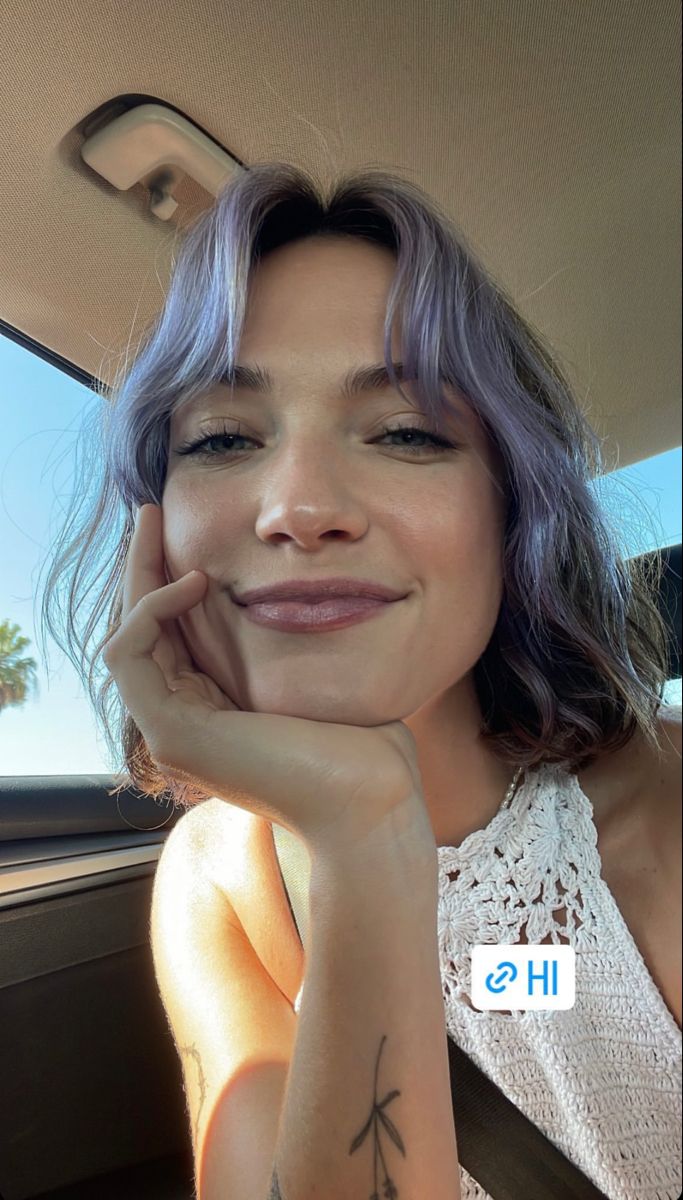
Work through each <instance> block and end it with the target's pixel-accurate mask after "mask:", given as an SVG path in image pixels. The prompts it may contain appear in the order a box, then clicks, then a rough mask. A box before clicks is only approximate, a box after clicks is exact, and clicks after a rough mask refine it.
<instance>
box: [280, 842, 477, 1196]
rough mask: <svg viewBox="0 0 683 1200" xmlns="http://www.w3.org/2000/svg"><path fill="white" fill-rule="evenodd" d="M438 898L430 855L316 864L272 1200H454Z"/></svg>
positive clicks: (455, 1187) (347, 856)
mask: <svg viewBox="0 0 683 1200" xmlns="http://www.w3.org/2000/svg"><path fill="white" fill-rule="evenodd" d="M437 898H438V869H437V859H436V852H435V853H434V858H433V862H432V861H431V860H429V861H427V859H426V858H425V857H424V856H423V857H422V858H421V859H420V861H419V862H416V861H415V860H414V859H413V857H412V856H406V855H403V856H402V855H401V854H400V853H399V852H397V851H396V850H393V849H392V852H391V853H379V854H375V855H374V856H372V858H371V859H370V858H368V857H365V858H363V859H362V860H360V859H359V858H358V857H357V856H355V855H353V854H350V853H347V854H345V855H343V856H342V857H341V858H340V859H333V860H329V859H322V860H320V859H319V860H316V859H313V861H312V866H311V884H310V947H309V950H308V956H307V959H308V960H307V967H306V975H305V983H304V992H303V998H302V1005H301V1010H300V1013H299V1019H298V1028H297V1036H296V1043H295V1049H294V1055H293V1058H292V1062H291V1064H290V1073H289V1077H288V1082H287V1090H286V1095H285V1100H284V1102H283V1108H282V1113H281V1118H280V1126H279V1131H278V1141H277V1146H276V1153H275V1164H274V1175H273V1184H272V1188H271V1198H272V1200H280V1197H281V1200H313V1198H316V1200H320V1197H323V1196H324V1197H326V1200H357V1198H358V1197H362V1196H370V1195H374V1194H377V1195H378V1196H380V1195H381V1196H383V1195H385V1194H386V1195H389V1189H388V1186H387V1185H388V1181H389V1180H391V1182H392V1184H393V1187H394V1189H395V1190H394V1191H392V1192H391V1194H392V1195H396V1196H397V1197H405V1200H409V1198H410V1197H417V1196H420V1197H425V1198H427V1197H429V1200H460V1181H459V1179H460V1176H459V1166H458V1157H457V1146H456V1137H455V1128H454V1122H453V1108H452V1101H451V1089H450V1075H449V1067H448V1048H447V1035H446V1022H445V1014H444V1004H443V996H442V990H441V977H440V966H439V954H438V941H437Z"/></svg>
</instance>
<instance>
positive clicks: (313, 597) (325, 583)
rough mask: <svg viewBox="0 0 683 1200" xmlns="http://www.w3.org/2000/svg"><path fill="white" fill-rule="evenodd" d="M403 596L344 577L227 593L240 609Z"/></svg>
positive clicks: (309, 580)
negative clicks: (264, 604) (266, 603)
mask: <svg viewBox="0 0 683 1200" xmlns="http://www.w3.org/2000/svg"><path fill="white" fill-rule="evenodd" d="M406 594H407V593H406V592H400V591H396V589H394V588H390V587H387V586H385V585H384V584H382V583H376V582H375V581H374V580H373V579H352V578H349V577H348V576H344V577H342V576H337V577H335V578H330V579H288V580H286V581H285V582H284V583H277V584H271V585H266V586H265V587H258V588H250V589H249V590H248V591H246V592H242V594H241V595H238V594H237V593H236V592H235V591H234V590H232V591H231V595H232V598H233V600H234V601H235V603H236V604H239V605H242V606H245V605H246V606H250V605H252V604H260V603H262V602H263V601H269V602H270V601H282V600H287V601H289V600H300V601H303V602H306V603H309V604H319V603H320V602H321V601H323V600H331V599H334V598H336V597H344V598H347V599H348V598H349V597H354V598H362V599H370V600H384V601H391V600H403V599H404V597H405V596H406Z"/></svg>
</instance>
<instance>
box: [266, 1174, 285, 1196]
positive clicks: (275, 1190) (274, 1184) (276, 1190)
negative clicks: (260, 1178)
mask: <svg viewBox="0 0 683 1200" xmlns="http://www.w3.org/2000/svg"><path fill="white" fill-rule="evenodd" d="M267 1200H282V1192H281V1191H280V1184H279V1183H278V1181H277V1171H273V1178H272V1179H271V1181H270V1191H269V1192H268V1196H267Z"/></svg>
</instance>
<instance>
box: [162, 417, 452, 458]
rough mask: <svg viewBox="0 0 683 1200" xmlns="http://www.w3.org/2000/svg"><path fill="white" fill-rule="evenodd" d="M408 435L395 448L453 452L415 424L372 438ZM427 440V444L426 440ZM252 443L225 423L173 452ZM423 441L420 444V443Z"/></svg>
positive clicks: (213, 452) (202, 452)
mask: <svg viewBox="0 0 683 1200" xmlns="http://www.w3.org/2000/svg"><path fill="white" fill-rule="evenodd" d="M397 436H398V437H402V438H406V437H409V438H410V439H411V441H409V442H407V441H404V442H403V444H402V445H397V446H395V449H397V450H405V451H406V453H408V454H414V455H418V454H422V455H425V454H426V455H429V454H443V453H444V451H446V452H448V451H451V452H455V451H456V450H457V449H458V447H457V446H455V445H453V443H452V442H448V441H446V439H445V438H442V437H440V436H439V435H438V434H437V433H433V432H432V431H431V430H429V429H422V428H421V427H420V426H418V425H385V426H384V428H383V429H382V432H381V433H380V434H379V436H378V437H377V438H375V439H374V440H375V441H376V442H377V441H381V440H382V438H386V437H397ZM425 439H426V443H425ZM236 441H237V442H252V444H253V443H254V442H255V439H254V438H250V437H246V435H245V434H242V433H239V432H237V433H235V431H234V430H230V429H226V428H225V426H223V427H221V428H220V429H216V430H209V431H208V432H207V433H205V434H204V437H202V438H198V439H195V441H189V442H184V443H182V445H180V446H178V447H177V448H176V451H175V453H176V454H181V455H188V454H193V455H196V456H198V457H199V458H205V459H209V458H216V457H218V456H219V455H221V454H227V455H230V454H231V453H233V454H243V453H244V449H243V447H237V448H236V447H235V442H236ZM221 442H222V443H223V445H222V446H214V445H213V443H221ZM420 443H422V444H420Z"/></svg>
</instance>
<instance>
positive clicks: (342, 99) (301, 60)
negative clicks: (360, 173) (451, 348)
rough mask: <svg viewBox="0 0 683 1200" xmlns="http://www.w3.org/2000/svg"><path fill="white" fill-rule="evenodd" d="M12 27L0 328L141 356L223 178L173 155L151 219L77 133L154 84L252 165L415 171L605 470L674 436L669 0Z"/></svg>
mask: <svg viewBox="0 0 683 1200" xmlns="http://www.w3.org/2000/svg"><path fill="white" fill-rule="evenodd" d="M2 22H3V35H2V43H1V44H0V67H1V69H0V104H1V111H2V114H3V128H2V138H1V141H0V205H1V206H2V222H1V223H0V278H1V280H2V290H1V297H2V298H1V301H0V305H1V307H0V320H1V321H2V322H4V323H5V325H4V326H3V325H0V331H3V332H5V333H8V334H9V335H10V336H15V339H16V340H20V341H21V340H22V337H23V338H26V339H31V340H32V341H33V342H34V343H37V344H38V346H40V347H44V348H45V349H46V350H47V351H49V352H50V356H51V357H52V358H53V361H55V362H57V363H59V360H60V359H63V360H65V362H66V363H67V364H73V367H74V372H72V373H77V371H79V372H85V373H86V375H87V376H92V377H95V378H98V379H101V380H103V381H104V382H105V383H108V382H110V381H111V378H112V372H113V370H114V368H115V367H116V366H118V365H119V361H120V358H119V356H121V355H125V354H126V353H128V354H129V355H130V354H131V353H133V352H134V351H135V348H136V346H137V344H138V341H139V338H140V336H141V334H142V331H143V329H144V327H145V325H147V324H148V323H149V321H150V320H152V319H153V317H154V315H155V313H156V312H157V311H158V310H159V309H160V307H161V305H162V303H163V297H164V294H165V289H166V286H167V282H168V278H169V274H170V271H171V268H172V264H173V254H174V250H175V248H176V246H177V242H178V238H179V237H180V236H181V235H182V231H183V229H184V227H185V226H186V225H187V224H188V223H189V222H190V221H191V220H192V219H194V218H195V217H196V216H197V215H198V214H199V213H200V212H201V211H202V210H203V209H204V208H206V207H208V206H209V205H210V204H211V203H212V202H213V196H212V195H211V194H210V192H208V191H206V190H205V189H204V188H203V187H202V186H200V185H199V184H198V183H197V182H196V181H195V180H194V179H193V178H191V177H190V176H189V175H184V176H183V177H182V178H181V179H180V181H179V182H178V185H177V187H176V188H175V193H174V195H175V200H176V201H177V203H178V207H177V209H176V211H175V213H174V214H173V216H172V217H170V218H169V219H167V220H161V219H159V217H158V216H156V215H155V214H154V212H153V211H152V210H151V208H150V191H149V188H148V187H147V186H145V183H144V182H139V183H136V184H134V186H132V187H130V188H129V189H128V190H119V188H117V187H115V186H113V185H112V184H111V183H109V182H107V180H106V179H104V178H103V177H102V176H101V175H100V174H98V173H97V172H96V171H95V170H93V168H92V167H90V166H88V165H87V164H86V162H85V161H84V160H83V158H82V157H81V153H80V148H81V145H82V144H83V142H84V137H85V134H86V131H88V132H89V131H91V130H92V129H93V128H96V127H97V123H98V121H100V122H101V121H102V114H103V113H104V114H107V113H109V108H108V106H109V104H110V103H111V102H112V101H113V100H114V99H117V98H118V99H119V100H120V108H121V110H123V109H126V108H129V107H131V106H134V105H137V104H140V103H143V102H152V103H156V104H161V105H165V106H168V107H169V108H170V109H171V110H172V111H174V112H176V113H180V114H182V115H183V117H184V118H186V119H187V120H188V121H190V122H192V123H193V124H194V125H196V126H197V127H198V128H199V129H200V130H201V131H203V133H205V134H206V135H208V136H209V137H210V138H211V139H213V141H214V142H215V143H218V145H219V146H220V147H222V148H223V150H224V151H226V152H227V154H228V155H229V156H231V157H232V159H234V160H236V161H237V163H238V164H241V165H242V168H243V169H244V168H246V169H248V168H249V165H250V164H253V163H255V162H257V161H258V162H262V161H267V160H272V159H276V160H279V161H287V162H290V163H292V164H294V165H297V166H301V167H303V168H305V169H306V170H309V171H311V172H312V173H313V174H314V175H315V176H316V177H317V178H318V179H319V180H320V181H321V182H322V183H323V184H324V185H326V186H327V185H328V184H329V183H331V182H332V181H333V180H334V179H336V178H337V177H338V176H339V175H340V174H343V173H345V172H347V171H348V172H352V171H355V170H359V169H363V168H368V167H374V168H379V169H384V170H388V171H391V172H394V173H397V174H399V175H401V176H402V177H404V178H406V179H408V180H411V181H412V182H414V183H416V184H418V185H419V186H420V187H422V188H423V189H424V190H425V191H427V192H428V193H429V194H430V195H431V196H432V197H433V198H434V199H435V200H436V202H437V203H438V204H439V205H440V206H441V208H442V209H443V210H445V211H446V212H447V213H448V214H449V216H450V217H451V218H452V220H453V221H454V222H455V223H456V224H457V225H458V226H459V228H460V229H461V231H462V233H463V234H464V236H465V238H466V240H467V241H468V243H469V244H470V246H471V247H472V249H473V250H474V251H475V252H476V253H477V254H478V255H479V256H480V257H481V259H482V261H483V263H484V265H485V266H486V268H487V269H488V270H489V272H490V273H491V274H492V275H493V276H494V278H495V279H496V280H498V281H499V282H500V283H501V284H502V285H503V287H504V288H505V290H506V292H507V293H508V295H509V296H510V297H511V298H512V300H513V301H514V302H515V303H516V305H517V306H518V308H519V309H520V311H521V312H522V313H523V314H524V316H525V317H526V318H527V319H528V320H530V321H531V322H532V323H533V324H534V325H535V326H536V327H537V329H539V330H540V331H541V333H542V334H543V335H544V337H545V338H546V339H547V340H548V341H549V342H550V343H551V345H552V346H553V347H554V349H555V351H556V352H557V354H558V355H559V358H560V362H561V364H562V366H563V367H564V369H565V371H566V372H567V374H568V376H569V379H570V381H571V383H572V384H573V386H574V388H575V390H576V394H577V397H578V399H579V402H580V403H581V405H582V407H583V408H584V411H585V412H586V414H587V416H588V419H589V421H590V422H591V424H592V425H593V427H594V428H595V430H596V431H597V433H598V434H599V436H600V437H601V438H602V439H603V454H604V456H605V465H606V467H607V468H608V469H613V468H614V467H616V466H625V465H627V464H629V463H632V462H635V461H637V460H639V459H642V458H647V457H649V456H651V455H654V454H657V453H660V452H662V451H665V450H668V449H670V448H672V447H674V446H678V445H679V444H680V440H681V424H680V389H681V365H680V354H681V338H680V330H681V311H680V309H681V293H680V261H681V252H680V232H681V230H680V213H681V203H680V143H681V118H680V98H681V79H680V72H681V54H680V41H681V11H680V3H679V0H464V2H458V0H422V2H420V3H415V0H374V2H372V3H367V2H366V3H363V2H361V0H343V2H342V3H339V0H230V2H229V3H220V2H218V0H194V2H193V3H191V4H189V3H175V2H169V0H144V2H142V3H139V4H131V3H126V4H121V3H115V2H114V0H110V2H107V3H99V4H93V3H92V0H68V2H67V3H63V2H62V3H52V2H41V3H39V2H36V0H5V3H4V4H3V6H2ZM93 114H96V118H95V121H94V122H93ZM98 114H99V115H98ZM107 119H108V118H107ZM226 161H227V160H226ZM226 178H227V175H226ZM33 348H34V349H35V348H36V347H35V346H34V347H33Z"/></svg>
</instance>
